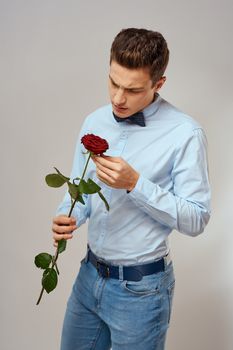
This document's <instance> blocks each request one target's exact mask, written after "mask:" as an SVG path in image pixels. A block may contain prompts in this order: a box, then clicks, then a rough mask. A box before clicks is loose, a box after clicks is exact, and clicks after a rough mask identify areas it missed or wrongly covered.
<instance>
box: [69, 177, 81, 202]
mask: <svg viewBox="0 0 233 350" xmlns="http://www.w3.org/2000/svg"><path fill="white" fill-rule="evenodd" d="M68 186H69V194H70V195H71V197H72V198H73V199H76V198H77V196H78V199H77V200H78V202H81V203H82V204H85V202H84V200H83V197H82V195H81V194H80V191H79V186H78V185H75V184H72V183H71V182H68Z"/></svg>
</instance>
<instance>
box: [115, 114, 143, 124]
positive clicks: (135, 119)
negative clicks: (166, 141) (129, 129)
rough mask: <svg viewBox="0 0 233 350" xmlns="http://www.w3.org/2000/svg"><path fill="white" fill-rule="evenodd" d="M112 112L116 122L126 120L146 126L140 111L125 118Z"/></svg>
mask: <svg viewBox="0 0 233 350" xmlns="http://www.w3.org/2000/svg"><path fill="white" fill-rule="evenodd" d="M112 114H113V116H114V118H115V119H116V121H117V122H124V121H127V122H128V123H132V124H137V125H140V126H146V124H145V119H144V115H143V113H142V112H137V113H135V114H133V115H131V116H129V117H127V118H120V117H118V116H117V115H116V114H114V113H113V112H112Z"/></svg>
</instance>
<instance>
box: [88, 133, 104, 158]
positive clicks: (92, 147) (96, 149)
mask: <svg viewBox="0 0 233 350" xmlns="http://www.w3.org/2000/svg"><path fill="white" fill-rule="evenodd" d="M81 143H82V144H83V145H84V147H85V148H86V149H87V150H88V151H91V152H93V153H94V154H102V153H104V152H105V151H107V149H108V148H109V146H108V143H107V141H106V140H105V139H102V138H101V137H99V136H96V135H94V134H87V135H84V136H83V137H82V138H81Z"/></svg>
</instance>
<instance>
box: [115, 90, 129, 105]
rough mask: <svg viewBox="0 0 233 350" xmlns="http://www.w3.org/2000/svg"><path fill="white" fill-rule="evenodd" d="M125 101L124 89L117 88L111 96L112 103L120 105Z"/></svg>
mask: <svg viewBox="0 0 233 350" xmlns="http://www.w3.org/2000/svg"><path fill="white" fill-rule="evenodd" d="M125 102H126V97H125V94H124V90H123V89H121V88H119V89H117V91H116V93H115V95H114V96H113V103H114V104H116V105H118V106H121V105H123V104H124V103H125Z"/></svg>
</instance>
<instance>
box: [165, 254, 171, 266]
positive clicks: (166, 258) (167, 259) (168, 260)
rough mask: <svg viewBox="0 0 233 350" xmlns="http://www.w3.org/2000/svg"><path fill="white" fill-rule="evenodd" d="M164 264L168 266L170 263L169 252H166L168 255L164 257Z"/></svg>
mask: <svg viewBox="0 0 233 350" xmlns="http://www.w3.org/2000/svg"><path fill="white" fill-rule="evenodd" d="M163 259H164V262H165V264H166V266H168V265H169V264H170V262H171V254H170V251H169V252H168V254H167V255H166V256H164V258H163Z"/></svg>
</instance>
